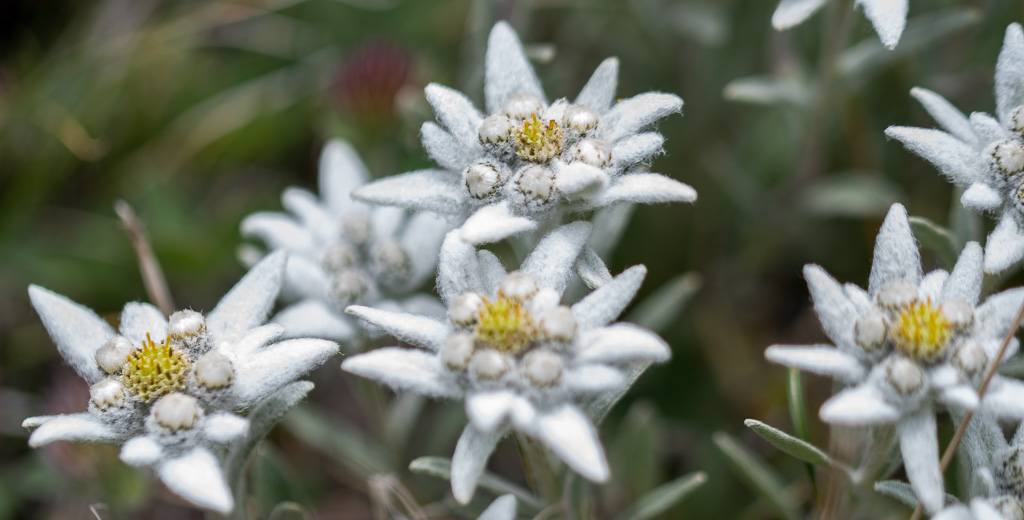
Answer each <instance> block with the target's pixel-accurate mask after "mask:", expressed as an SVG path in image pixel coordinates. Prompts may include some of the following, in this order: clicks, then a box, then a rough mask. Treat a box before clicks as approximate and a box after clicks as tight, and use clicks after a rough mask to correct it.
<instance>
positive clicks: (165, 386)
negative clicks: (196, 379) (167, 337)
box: [121, 334, 192, 402]
mask: <svg viewBox="0 0 1024 520" xmlns="http://www.w3.org/2000/svg"><path fill="white" fill-rule="evenodd" d="M191 364H192V363H191V362H190V361H189V360H188V357H187V356H186V355H185V354H184V353H183V352H182V351H181V350H180V349H179V348H178V347H176V346H174V345H173V344H171V343H170V342H167V341H161V342H160V343H159V344H157V343H156V342H154V341H153V340H152V339H150V337H149V334H146V341H143V342H142V347H141V348H137V349H135V350H134V351H132V353H131V354H129V355H128V358H127V359H125V368H124V374H122V375H121V384H122V385H124V387H125V388H127V389H128V391H130V392H131V393H132V395H134V396H135V397H137V398H138V399H140V400H142V401H146V402H149V401H152V400H154V399H157V398H160V397H163V396H165V395H167V394H169V393H171V392H173V391H175V390H179V389H181V388H184V387H185V376H186V375H187V374H188V371H189V369H190V368H191Z"/></svg>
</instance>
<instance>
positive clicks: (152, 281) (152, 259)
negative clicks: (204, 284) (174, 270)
mask: <svg viewBox="0 0 1024 520" xmlns="http://www.w3.org/2000/svg"><path fill="white" fill-rule="evenodd" d="M114 211H116V212H117V216H118V217H120V218H121V224H122V225H124V230H125V232H126V233H128V238H129V239H130V240H131V241H132V249H134V250H135V256H136V258H137V259H138V262H139V270H140V271H141V272H142V283H143V284H145V285H146V292H147V293H149V299H150V300H152V301H153V303H155V304H156V306H157V307H159V308H160V311H161V312H163V313H164V315H165V316H170V315H171V313H172V312H174V300H172V299H171V290H170V289H169V288H168V287H167V279H166V278H164V272H163V270H162V269H160V262H159V261H157V259H156V255H155V254H153V247H152V246H151V245H150V243H149V236H148V235H146V227H145V226H144V225H143V224H142V221H141V220H139V217H138V215H136V214H135V210H134V209H132V207H131V205H130V204H128V203H127V202H125V201H124V200H118V201H117V202H115V203H114Z"/></svg>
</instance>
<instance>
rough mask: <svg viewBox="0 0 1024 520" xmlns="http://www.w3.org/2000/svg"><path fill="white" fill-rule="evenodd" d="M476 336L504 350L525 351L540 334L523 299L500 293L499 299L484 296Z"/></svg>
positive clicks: (481, 342) (474, 331)
mask: <svg viewBox="0 0 1024 520" xmlns="http://www.w3.org/2000/svg"><path fill="white" fill-rule="evenodd" d="M483 300H484V305H483V307H482V308H481V309H480V314H479V316H478V319H477V324H476V328H475V329H474V330H473V333H474V336H475V338H476V340H477V342H478V343H479V344H480V346H485V347H491V348H494V349H497V350H500V351H502V352H507V353H510V354H516V353H519V352H522V351H523V350H524V349H525V348H526V347H527V346H529V344H530V343H531V342H533V340H534V339H535V338H536V337H537V326H536V325H535V324H534V321H533V317H532V316H530V313H529V312H527V310H526V309H524V308H523V305H522V303H520V302H519V301H517V300H513V299H510V298H503V297H501V296H499V297H498V298H497V299H496V300H493V301H492V300H488V299H487V298H484V299H483Z"/></svg>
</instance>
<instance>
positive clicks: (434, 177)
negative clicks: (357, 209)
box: [353, 22, 697, 220]
mask: <svg viewBox="0 0 1024 520" xmlns="http://www.w3.org/2000/svg"><path fill="white" fill-rule="evenodd" d="M618 68H619V65H618V60H616V59H615V58H609V59H607V60H605V61H604V62H603V63H602V64H601V65H600V66H599V67H598V68H597V70H596V71H595V72H594V74H593V76H591V78H590V80H589V81H588V82H587V84H586V85H585V86H584V87H583V90H582V91H581V92H580V94H579V96H577V97H576V100H575V101H574V102H571V103H570V102H569V101H568V100H567V99H565V98H562V99H558V100H556V101H554V102H551V103H549V102H548V101H547V97H546V96H545V94H544V90H543V89H542V88H541V84H540V81H539V80H538V79H537V75H536V74H535V73H534V70H533V67H531V66H530V63H529V62H528V61H527V58H526V55H525V54H524V52H523V46H522V44H521V43H520V42H519V38H518V37H517V36H516V34H515V32H514V31H513V30H512V28H511V27H510V26H509V25H508V24H507V23H505V22H499V23H498V24H496V25H495V26H494V28H493V29H492V30H491V34H490V38H489V39H488V44H487V53H486V63H485V70H484V97H485V99H486V107H485V109H486V112H484V113H481V112H480V111H479V110H477V108H476V107H475V106H473V103H472V102H471V101H470V100H469V99H468V98H466V96H464V95H463V94H462V93H460V92H457V91H455V90H452V89H450V88H448V87H444V86H441V85H437V84H430V85H428V86H427V88H426V96H427V101H429V102H430V104H431V105H432V106H433V107H434V112H435V113H436V115H437V119H438V122H439V123H440V124H436V123H433V122H428V123H425V124H424V125H423V128H422V137H423V146H424V148H426V150H427V153H429V154H430V156H431V157H432V158H433V159H434V160H435V161H436V162H437V163H438V164H439V165H440V166H442V167H443V169H439V170H438V169H431V170H421V171H415V172H409V173H404V174H401V175H396V176H394V177H389V178H386V179H382V180H379V181H377V182H374V183H371V184H369V185H367V186H364V187H362V188H359V189H357V190H356V191H355V192H354V193H353V197H354V198H356V199H359V200H364V201H366V202H370V203H374V204H383V205H392V206H399V207H406V208H412V209H417V210H428V211H435V212H438V213H446V214H452V215H457V216H459V217H460V218H462V219H465V218H466V217H467V216H468V215H469V214H471V213H472V212H474V211H476V210H477V209H479V208H481V207H484V206H488V205H496V204H498V205H500V206H501V207H502V208H503V209H504V210H505V211H508V212H510V213H511V214H513V215H517V216H528V217H530V218H533V219H535V220H545V219H547V218H550V217H552V216H553V215H555V214H558V213H562V212H565V211H576V210H585V209H590V208H596V207H602V206H608V205H611V204H614V203H617V202H636V203H657V202H692V201H694V200H696V198H697V193H696V192H695V191H694V190H693V188H691V187H690V186H687V185H685V184H683V183H680V182H678V181H675V180H673V179H671V178H669V177H666V176H663V175H658V174H655V173H647V172H643V171H640V170H639V169H638V166H640V165H642V164H643V163H645V162H649V161H650V159H651V158H652V157H654V156H655V155H657V154H659V153H661V151H662V143H663V142H664V138H663V137H662V136H661V134H659V133H657V132H654V131H647V130H646V129H648V128H649V127H650V126H651V125H653V124H654V123H655V122H656V121H657V120H658V119H660V118H662V117H665V116H667V115H670V114H673V113H676V112H680V111H681V110H682V105H683V102H682V100H681V99H679V97H678V96H676V95H674V94H665V93H660V92H647V93H644V94H640V95H637V96H634V97H632V98H629V99H625V100H622V101H619V102H614V98H615V86H616V83H617V81H618Z"/></svg>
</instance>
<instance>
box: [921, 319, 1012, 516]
mask: <svg viewBox="0 0 1024 520" xmlns="http://www.w3.org/2000/svg"><path fill="white" fill-rule="evenodd" d="M1021 320H1024V303H1021V306H1020V309H1018V310H1017V316H1016V317H1015V318H1014V319H1013V324H1012V325H1010V330H1008V331H1006V337H1005V338H1003V344H1002V345H1000V347H999V352H998V353H997V354H996V358H995V359H993V360H992V363H991V364H990V365H989V366H988V371H986V372H985V377H984V378H983V379H982V380H981V384H980V385H978V406H981V401H982V400H983V399H984V398H985V392H986V391H987V390H988V385H989V383H991V382H992V378H993V377H995V375H996V370H998V369H999V364H1000V363H1002V361H1003V356H1005V355H1006V350H1007V349H1008V348H1009V347H1010V341H1012V340H1013V337H1014V335H1015V334H1016V332H1017V329H1018V328H1020V323H1021ZM973 418H974V410H968V411H967V413H966V414H965V415H964V420H963V421H960V426H958V427H957V429H956V433H954V434H953V439H952V440H950V441H949V445H948V446H946V451H944V452H943V453H942V460H941V461H940V462H939V469H940V471H941V472H942V473H945V472H946V470H947V469H948V468H949V464H950V463H951V462H953V454H954V453H956V448H957V446H959V445H960V441H962V440H963V438H964V433H966V432H967V427H968V426H969V425H970V424H971V419H973ZM923 512H924V506H923V505H921V504H920V503H918V504H917V508H916V509H914V513H913V514H912V515H910V520H918V519H919V518H921V514H922V513H923Z"/></svg>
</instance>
